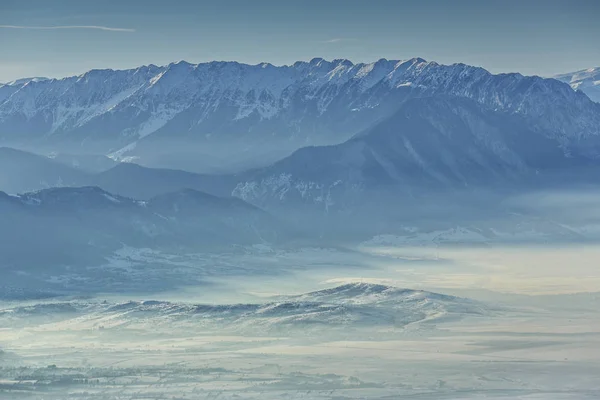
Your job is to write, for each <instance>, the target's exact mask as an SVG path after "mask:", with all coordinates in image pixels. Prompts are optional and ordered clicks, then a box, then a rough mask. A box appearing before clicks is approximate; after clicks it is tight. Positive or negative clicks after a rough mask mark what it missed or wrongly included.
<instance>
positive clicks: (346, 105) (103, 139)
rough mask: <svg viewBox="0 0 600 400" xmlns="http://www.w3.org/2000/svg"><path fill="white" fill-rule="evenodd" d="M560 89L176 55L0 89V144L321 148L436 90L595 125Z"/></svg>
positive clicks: (577, 126) (557, 127) (399, 68)
mask: <svg viewBox="0 0 600 400" xmlns="http://www.w3.org/2000/svg"><path fill="white" fill-rule="evenodd" d="M567 89H569V88H568V85H566V84H563V83H559V82H558V81H556V80H552V79H543V78H539V77H524V76H521V75H519V74H502V75H494V74H491V73H489V72H488V71H486V70H485V69H483V68H479V67H473V66H468V65H465V64H453V65H442V64H438V63H436V62H432V61H427V60H425V59H423V58H412V59H409V60H403V61H399V60H387V59H380V60H378V61H375V62H372V63H357V64H354V63H352V62H351V61H349V60H346V59H336V60H333V61H328V60H325V59H323V58H314V59H312V60H310V61H308V62H306V61H300V62H296V63H293V64H292V65H284V66H274V65H272V64H269V63H260V64H257V65H248V64H243V63H239V62H235V61H212V62H206V63H198V64H193V63H189V62H186V61H179V62H175V63H171V64H168V65H166V66H162V67H161V66H155V65H148V66H141V67H138V68H135V69H130V70H110V69H103V70H92V71H89V72H87V73H85V74H82V75H79V76H76V77H69V78H63V79H53V80H32V79H29V80H25V81H23V82H21V83H18V82H17V83H15V84H12V85H3V86H0V141H5V142H11V143H12V142H14V141H17V142H23V141H26V142H30V141H32V142H34V143H35V142H36V141H44V142H45V143H51V144H53V143H59V142H60V143H61V144H62V143H65V142H66V143H71V144H72V145H73V146H81V145H82V144H84V145H85V146H97V147H99V148H100V150H101V151H102V152H104V153H109V152H111V153H112V152H115V151H117V150H119V149H125V150H124V151H123V153H127V152H131V151H133V149H134V147H135V146H137V142H138V141H140V140H141V139H144V138H145V137H147V136H150V135H158V136H160V137H162V138H167V137H173V138H182V137H185V138H186V140H194V141H198V140H204V139H206V138H210V140H212V141H219V140H225V138H231V137H234V138H236V139H240V140H244V141H245V140H248V141H249V142H251V143H257V142H263V141H272V140H274V138H275V139H277V140H282V141H284V142H288V143H289V142H290V141H296V142H298V143H302V144H304V145H306V144H328V143H336V142H340V141H341V140H344V139H347V138H349V137H351V136H352V135H354V134H356V133H357V132H359V131H361V130H364V129H366V128H368V127H369V126H371V125H372V124H373V123H374V122H375V121H378V120H381V119H382V118H385V117H387V116H389V115H390V113H391V112H393V111H394V110H396V109H398V108H399V107H400V106H401V105H402V103H403V102H404V100H406V99H407V98H412V97H423V96H437V95H450V96H457V97H464V98H468V99H471V100H474V101H476V102H477V103H479V104H481V105H483V106H485V107H487V108H490V109H492V110H497V111H502V112H506V113H509V114H518V115H522V116H523V117H525V118H529V119H532V120H536V122H538V123H539V128H540V129H542V130H544V131H547V132H548V135H549V136H562V137H564V138H566V139H565V140H567V141H568V140H569V138H576V137H582V136H589V135H594V134H597V133H599V132H598V131H600V128H599V127H600V111H599V110H598V107H596V106H595V105H593V103H590V102H589V101H588V100H586V99H585V98H584V97H580V96H579V95H578V94H577V93H574V92H572V91H571V90H567ZM575 116H576V117H575ZM93 148H95V147H93ZM137 149H138V150H136V151H139V149H140V147H139V146H138V147H137ZM124 156H126V155H124Z"/></svg>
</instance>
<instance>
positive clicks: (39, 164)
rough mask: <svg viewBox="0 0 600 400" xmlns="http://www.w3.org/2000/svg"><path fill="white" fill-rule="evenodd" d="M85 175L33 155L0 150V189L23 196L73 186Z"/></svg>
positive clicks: (6, 149)
mask: <svg viewBox="0 0 600 400" xmlns="http://www.w3.org/2000/svg"><path fill="white" fill-rule="evenodd" d="M85 179H86V173H85V172H83V171H79V170H76V169H74V168H71V167H68V166H66V165H63V164H61V163H59V162H56V161H54V160H51V159H49V158H48V157H44V156H40V155H37V154H33V153H28V152H25V151H21V150H15V149H11V148H8V147H0V190H1V191H4V192H8V193H24V192H28V191H34V190H39V189H44V188H50V187H56V186H70V185H76V184H78V183H80V182H82V181H84V180H85Z"/></svg>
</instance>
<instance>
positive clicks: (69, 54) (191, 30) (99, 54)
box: [0, 0, 600, 82]
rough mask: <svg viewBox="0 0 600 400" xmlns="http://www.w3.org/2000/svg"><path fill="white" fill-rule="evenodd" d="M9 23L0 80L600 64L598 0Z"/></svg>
mask: <svg viewBox="0 0 600 400" xmlns="http://www.w3.org/2000/svg"><path fill="white" fill-rule="evenodd" d="M0 26H1V27H0V82H1V81H8V80H12V79H16V78H19V77H28V76H50V77H59V76H66V75H75V74H80V73H82V72H84V71H86V70H89V69H92V68H131V67H136V66H139V65H141V64H149V63H154V64H158V65H161V64H168V63H169V62H172V61H177V60H182V59H184V60H187V61H190V62H202V61H210V60H237V61H241V62H247V63H259V62H261V61H268V62H271V63H273V64H288V63H293V62H294V61H296V60H309V59H311V58H313V57H324V58H327V59H334V58H348V59H350V60H352V61H375V60H377V59H379V58H382V57H385V58H388V59H406V58H411V57H417V56H419V57H423V58H425V59H428V60H435V61H438V62H442V63H453V62H465V63H467V64H473V65H480V66H483V67H485V68H487V69H489V70H491V71H492V72H506V71H518V72H522V73H524V74H538V75H552V74H556V73H561V72H569V71H573V70H578V69H584V68H589V67H593V66H600V1H598V0H570V1H559V0H543V1H542V0H519V1H514V0H504V1H492V0H490V1H487V0H477V1H476V0H464V1H463V0H453V1H451V0H420V1H403V0H379V1H378V0H370V1H366V0H360V1H356V0H343V1H340V0H255V1H252V0H116V1H115V0H54V1H50V0H0ZM34 28H35V29H34ZM113 28H116V29H113Z"/></svg>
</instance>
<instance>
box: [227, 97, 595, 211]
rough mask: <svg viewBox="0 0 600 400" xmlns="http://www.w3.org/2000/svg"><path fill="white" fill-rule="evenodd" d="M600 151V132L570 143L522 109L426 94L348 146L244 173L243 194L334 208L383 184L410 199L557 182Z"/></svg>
mask: <svg viewBox="0 0 600 400" xmlns="http://www.w3.org/2000/svg"><path fill="white" fill-rule="evenodd" d="M597 148H598V147H597V146H596V137H590V138H581V139H579V140H578V141H576V142H573V143H571V144H570V145H569V146H566V145H565V143H564V142H563V141H562V139H561V138H552V137H549V136H548V135H547V132H544V131H543V130H540V129H539V128H538V127H535V126H532V125H531V124H530V123H529V122H528V121H527V120H525V119H524V118H522V117H520V116H515V115H509V114H507V113H503V112H493V111H490V110H488V109H486V108H483V107H481V106H480V105H478V104H477V103H475V102H473V101H470V100H465V99H460V98H456V97H454V98H444V97H435V98H434V97H430V98H421V99H413V100H410V101H407V102H406V103H405V104H404V105H403V106H402V107H401V109H400V110H399V111H397V112H396V113H395V114H394V115H392V116H391V117H389V118H387V119H385V120H383V121H381V122H380V123H379V124H377V125H375V126H374V127H373V128H370V129H367V130H365V131H363V132H361V133H359V134H357V135H356V136H355V137H353V138H352V139H350V140H348V141H347V142H345V143H343V144H340V145H334V146H326V147H307V148H304V149H301V150H298V151H297V152H295V153H294V154H293V155H291V156H290V157H287V158H285V159H283V160H281V161H279V162H277V163H275V164H273V165H272V166H269V167H266V168H263V169H260V170H257V171H254V172H252V173H248V174H247V175H243V178H244V179H245V181H244V182H241V183H238V185H237V186H236V188H235V190H234V191H233V193H234V195H236V196H239V197H241V198H242V199H244V200H246V201H249V202H252V203H254V204H258V205H261V206H265V207H269V206H273V205H277V204H282V203H292V204H294V203H295V204H313V205H316V206H317V207H319V208H321V209H325V210H330V209H332V208H334V207H337V208H339V207H340V206H341V207H343V206H344V205H345V204H347V203H348V202H352V201H354V199H356V198H363V199H364V198H365V197H367V198H369V200H374V194H375V193H377V190H385V191H391V192H392V193H395V194H396V195H398V196H399V198H406V197H407V196H409V195H411V194H413V193H419V192H428V191H436V192H443V191H448V190H451V191H452V190H458V189H468V188H481V187H484V188H485V187H492V186H494V187H495V188H496V189H500V188H501V187H517V186H519V185H523V184H525V183H527V184H530V183H531V182H538V183H540V184H541V182H546V181H549V182H550V184H551V182H552V179H553V178H555V177H557V176H560V174H567V173H569V172H570V171H580V170H581V171H586V170H587V169H588V168H589V169H590V170H592V171H593V170H594V169H595V168H597V166H598V162H597V160H596V158H597V150H596V149H597ZM588 172H589V171H588ZM581 179H585V178H584V177H583V176H582V177H581ZM558 183H559V184H560V183H562V182H558Z"/></svg>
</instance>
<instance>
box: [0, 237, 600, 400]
mask: <svg viewBox="0 0 600 400" xmlns="http://www.w3.org/2000/svg"><path fill="white" fill-rule="evenodd" d="M458 233H459V234H461V235H462V233H461V232H458ZM412 234H415V232H413V233H412ZM461 237H462V236H461ZM599 256H600V249H598V248H597V247H595V246H571V247H568V246H565V247H563V248H556V247H549V246H542V245H540V246H537V247H535V246H528V247H526V248H519V247H514V246H512V247H510V246H505V245H493V244H489V243H488V244H485V245H481V244H479V245H475V246H473V245H470V246H466V245H463V246H455V245H453V246H446V245H444V244H437V245H435V246H418V245H417V246H412V245H406V244H404V245H398V244H396V245H393V246H391V245H385V243H383V242H382V241H381V240H374V241H369V242H367V243H363V244H362V245H361V246H359V247H357V248H354V249H339V248H338V249H332V248H328V249H326V248H304V249H287V250H283V249H274V248H270V247H268V246H265V245H261V246H255V247H249V248H240V249H236V251H232V252H231V254H221V255H218V256H217V255H209V254H195V255H185V256H182V255H179V256H175V255H172V254H171V255H170V254H164V253H156V252H153V251H150V250H145V249H132V248H124V249H123V250H121V251H120V252H118V253H117V254H115V256H114V258H113V259H111V260H109V263H108V264H107V265H106V266H105V268H106V269H107V270H111V269H112V270H113V272H114V273H115V274H116V271H118V272H119V273H120V274H122V277H126V278H127V279H125V281H126V282H129V283H128V285H130V287H132V288H134V287H136V285H137V283H139V282H141V281H142V280H145V281H146V283H148V282H157V285H158V282H159V277H161V276H163V277H164V278H163V286H164V287H159V286H156V288H157V289H156V290H155V291H152V290H148V291H147V292H146V293H141V292H139V291H138V292H135V291H128V292H127V295H124V294H119V291H118V290H113V291H110V290H106V291H105V292H104V293H97V294H96V295H94V296H91V297H86V298H81V297H73V296H70V297H59V298H52V299H46V300H36V301H11V302H4V303H0V349H1V350H2V352H1V353H0V398H2V399H61V400H62V399H67V398H68V399H117V398H118V399H202V398H209V399H215V398H219V399H288V398H289V399H364V398H369V399H396V398H414V399H483V398H485V399H515V398H516V399H594V398H598V397H599V396H600V381H599V380H598V379H597V376H598V372H599V371H600V311H598V310H600V295H598V293H578V292H597V291H598V289H599V288H600V272H598V271H597V268H596V265H597V262H596V261H597V260H598V259H599ZM565 265H568V266H569V268H565ZM167 271H168V273H167ZM182 277H187V282H186V284H184V283H183V282H184V280H183V278H182ZM54 279H56V280H60V279H63V278H61V277H55V278H54ZM386 285H387V286H386ZM66 287H68V285H67V286H66ZM89 287H94V286H93V285H91V284H90V286H89ZM96 287H100V286H96ZM147 287H152V285H149V286H147ZM402 288H410V289H409V290H404V289H402ZM159 289H160V290H159ZM413 289H414V290H413ZM420 289H427V290H430V292H428V291H422V290H420ZM441 293H445V294H441ZM532 293H533V294H536V296H531V295H529V294H532ZM446 294H452V295H456V296H460V297H454V296H448V295H446Z"/></svg>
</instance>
